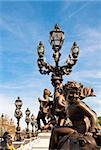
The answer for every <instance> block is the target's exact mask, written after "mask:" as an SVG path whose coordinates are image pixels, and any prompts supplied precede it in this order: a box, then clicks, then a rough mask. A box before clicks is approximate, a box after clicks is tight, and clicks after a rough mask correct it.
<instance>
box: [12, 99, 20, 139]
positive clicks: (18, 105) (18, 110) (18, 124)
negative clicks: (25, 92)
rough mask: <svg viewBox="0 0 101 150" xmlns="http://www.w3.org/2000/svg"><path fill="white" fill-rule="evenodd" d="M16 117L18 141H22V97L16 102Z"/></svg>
mask: <svg viewBox="0 0 101 150" xmlns="http://www.w3.org/2000/svg"><path fill="white" fill-rule="evenodd" d="M15 106H16V109H15V114H14V115H15V117H16V119H17V127H16V141H21V128H20V119H21V117H22V112H21V107H22V100H20V97H18V99H17V100H16V101H15Z"/></svg>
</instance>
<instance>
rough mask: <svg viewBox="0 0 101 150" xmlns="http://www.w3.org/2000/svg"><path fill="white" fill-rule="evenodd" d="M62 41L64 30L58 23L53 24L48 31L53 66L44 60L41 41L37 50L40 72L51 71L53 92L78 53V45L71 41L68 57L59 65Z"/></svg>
mask: <svg viewBox="0 0 101 150" xmlns="http://www.w3.org/2000/svg"><path fill="white" fill-rule="evenodd" d="M63 42H64V32H63V31H61V28H60V27H59V25H58V24H56V25H55V27H54V30H53V31H51V32H50V44H51V46H52V49H53V51H54V52H53V58H54V61H55V66H54V65H50V64H48V63H47V62H46V61H45V60H44V56H45V47H44V45H43V43H42V42H40V43H39V45H38V48H37V51H38V60H37V63H38V67H39V71H40V73H41V74H50V73H51V81H52V85H53V86H54V92H55V91H56V90H57V82H60V84H61V83H62V81H63V75H69V74H70V73H71V71H72V67H73V66H74V65H75V64H76V62H77V58H78V55H79V51H80V49H79V47H78V46H77V44H76V42H74V43H73V46H72V48H71V51H70V54H69V57H68V59H67V60H66V64H65V65H63V66H59V60H60V56H61V53H60V50H61V47H62V45H63Z"/></svg>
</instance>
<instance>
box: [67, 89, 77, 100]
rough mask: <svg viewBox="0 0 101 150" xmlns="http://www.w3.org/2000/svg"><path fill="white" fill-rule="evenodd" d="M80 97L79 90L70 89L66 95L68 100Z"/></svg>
mask: <svg viewBox="0 0 101 150" xmlns="http://www.w3.org/2000/svg"><path fill="white" fill-rule="evenodd" d="M78 98H79V91H78V90H74V89H73V90H68V93H67V95H66V100H68V101H69V102H74V101H76V100H77V99H78Z"/></svg>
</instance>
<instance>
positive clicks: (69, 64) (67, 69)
mask: <svg viewBox="0 0 101 150" xmlns="http://www.w3.org/2000/svg"><path fill="white" fill-rule="evenodd" d="M77 60H78V58H77V57H76V58H74V57H73V55H72V53H70V54H69V56H68V59H67V60H66V65H64V66H62V67H61V70H62V74H63V75H69V74H70V73H71V72H72V67H73V66H74V65H75V64H76V63H77Z"/></svg>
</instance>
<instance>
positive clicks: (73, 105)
mask: <svg viewBox="0 0 101 150" xmlns="http://www.w3.org/2000/svg"><path fill="white" fill-rule="evenodd" d="M63 42H64V32H63V31H61V29H60V27H59V26H58V25H57V24H56V25H55V27H54V30H53V31H51V32H50V44H51V46H52V49H53V58H54V61H55V66H54V65H50V64H48V63H47V62H46V61H45V59H44V54H45V47H44V45H43V43H42V42H40V43H39V45H38V49H37V50H38V61H37V63H38V67H39V72H40V73H41V74H48V75H49V74H51V83H52V85H53V87H54V98H53V105H52V108H51V110H52V111H51V112H52V113H51V116H52V118H53V119H51V120H50V122H49V123H48V124H47V127H49V125H51V124H52V125H54V124H55V125H57V126H55V127H53V130H52V134H51V138H50V145H49V149H50V150H51V149H64V150H70V149H71V150H79V149H84V150H88V149H89V150H90V149H93V148H94V149H96V146H97V144H98V145H99V143H100V142H97V138H98V135H97V131H96V124H97V115H96V113H95V112H94V111H93V110H92V109H91V108H89V107H88V106H87V105H86V104H85V103H84V102H83V101H82V100H83V99H84V98H86V97H89V96H95V94H94V92H93V89H92V88H87V87H84V86H83V85H82V84H81V83H77V82H75V81H72V82H70V81H69V82H68V83H67V84H65V85H63V84H62V81H63V76H64V75H69V74H70V73H71V72H72V68H73V66H74V65H75V64H76V62H77V60H78V55H79V52H80V49H79V47H78V45H77V44H76V42H74V43H73V46H72V48H71V51H70V54H69V57H68V59H67V60H66V64H65V65H63V66H59V60H60V56H61V53H60V50H61V47H62V44H63ZM55 117H56V118H57V119H56V120H58V121H56V120H55V119H54V118H55ZM67 119H70V123H67V124H66V122H67ZM54 122H55V123H54ZM65 135H66V142H67V147H61V141H62V142H63V141H64V138H61V137H62V136H63V137H65ZM73 137H74V138H73ZM95 137H96V138H95ZM79 138H80V139H81V140H80V139H79ZM60 139H61V140H60ZM99 139H100V140H101V135H100V134H99ZM75 140H76V143H79V144H78V147H77V148H76V147H75V146H77V145H75ZM95 140H96V141H95ZM100 140H98V141H100ZM68 142H69V143H68ZM73 142H74V144H73ZM59 143H60V144H59ZM71 143H72V144H71ZM62 145H63V143H62ZM72 146H74V148H73V147H72ZM87 146H88V149H87ZM70 147H71V148H70ZM75 148H76V149H75Z"/></svg>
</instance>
